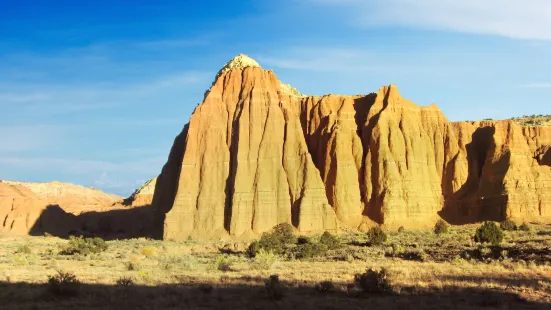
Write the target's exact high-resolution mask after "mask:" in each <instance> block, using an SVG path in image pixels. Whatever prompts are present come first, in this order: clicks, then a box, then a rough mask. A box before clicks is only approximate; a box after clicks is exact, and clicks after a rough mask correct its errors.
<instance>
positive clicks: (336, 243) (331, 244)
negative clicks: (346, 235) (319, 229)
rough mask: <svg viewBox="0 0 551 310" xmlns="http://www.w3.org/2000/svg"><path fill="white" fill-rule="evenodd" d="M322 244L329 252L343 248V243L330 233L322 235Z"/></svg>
mask: <svg viewBox="0 0 551 310" xmlns="http://www.w3.org/2000/svg"><path fill="white" fill-rule="evenodd" d="M320 243H321V244H323V245H325V246H326V247H327V248H328V249H329V250H335V249H338V248H340V247H341V241H340V240H339V238H337V237H336V236H334V235H332V234H331V233H329V232H328V231H326V232H324V233H323V235H321V238H320Z"/></svg>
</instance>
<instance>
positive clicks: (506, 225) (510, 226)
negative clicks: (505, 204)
mask: <svg viewBox="0 0 551 310" xmlns="http://www.w3.org/2000/svg"><path fill="white" fill-rule="evenodd" d="M499 227H500V228H501V229H503V230H508V231H511V230H517V224H516V223H515V222H513V221H512V220H510V219H507V220H505V221H503V222H501V223H500V224H499Z"/></svg>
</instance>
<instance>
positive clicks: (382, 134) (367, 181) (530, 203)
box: [0, 54, 551, 240]
mask: <svg viewBox="0 0 551 310" xmlns="http://www.w3.org/2000/svg"><path fill="white" fill-rule="evenodd" d="M185 122H186V120H182V123H183V124H184V123H185ZM545 122H546V120H545V118H543V117H538V118H537V119H533V120H530V119H523V120H519V119H512V120H502V121H494V120H484V121H477V122H455V123H454V122H450V121H449V120H448V119H447V118H446V117H445V116H444V114H443V113H442V111H441V110H440V109H439V108H438V107H437V106H436V105H435V104H431V105H429V106H425V107H422V106H418V105H417V104H415V103H413V102H411V101H409V100H407V99H405V98H403V97H402V96H401V94H400V93H399V91H398V88H397V87H396V86H395V85H390V86H384V87H381V88H380V89H379V90H378V91H377V92H375V93H370V94H368V95H357V96H346V95H330V96H306V95H302V94H301V93H300V92H299V91H298V90H296V89H295V88H293V87H292V86H290V85H285V84H283V83H281V82H280V80H279V79H278V78H277V76H276V75H275V74H274V72H273V71H271V70H264V69H262V68H261V67H260V65H259V64H258V62H256V61H254V60H253V59H251V58H250V57H248V56H246V55H243V54H241V55H238V56H236V57H235V58H233V59H232V60H231V61H229V62H228V63H227V64H225V65H224V66H223V67H222V69H221V70H220V71H219V72H218V74H217V76H216V79H215V81H214V83H213V84H212V87H211V88H210V90H209V91H208V92H207V93H206V94H205V98H204V100H203V102H202V103H200V104H199V105H198V106H197V108H196V109H195V111H194V112H193V114H192V115H191V118H190V119H189V122H188V123H187V124H186V125H185V126H183V129H182V131H181V133H180V134H179V135H178V136H177V137H176V139H175V140H174V144H173V146H172V148H171V150H170V153H169V156H168V160H167V162H166V164H165V165H164V167H163V169H162V171H160V174H159V176H158V177H157V178H154V179H152V180H150V181H148V182H147V183H146V184H145V185H144V186H143V187H142V188H140V189H138V190H137V191H136V192H134V193H133V194H132V195H131V196H130V197H128V198H126V199H113V198H114V197H109V196H108V195H106V194H100V193H98V191H95V190H91V189H89V191H85V192H86V193H88V194H86V195H84V194H78V195H77V194H76V193H75V194H73V195H68V196H69V197H73V198H71V199H74V200H76V201H78V203H74V202H73V203H70V201H73V200H71V199H68V198H63V199H62V198H60V197H57V198H55V196H56V195H53V194H51V193H50V192H51V191H53V190H52V189H53V188H55V187H51V188H50V189H49V190H44V191H42V190H39V189H38V188H39V187H33V186H23V185H21V184H15V183H5V182H1V183H0V220H3V223H4V226H3V228H1V229H3V230H4V231H6V230H17V231H23V232H24V231H25V230H26V229H27V230H28V229H29V225H30V224H32V223H33V221H35V222H36V221H37V222H39V223H42V224H41V226H40V227H46V226H47V225H46V224H47V223H48V220H47V219H51V218H61V217H62V216H59V215H55V216H45V214H42V215H40V214H39V215H36V214H37V212H38V213H40V210H44V202H55V203H56V204H59V205H60V206H61V207H60V209H61V210H63V211H64V212H65V213H67V214H71V213H72V214H71V215H72V216H73V217H70V219H69V220H67V221H68V222H70V221H76V222H75V223H76V224H74V225H76V226H77V228H76V229H78V230H79V231H80V232H82V233H89V234H96V235H102V236H106V237H108V238H125V237H139V236H147V237H154V238H164V239H170V240H185V239H187V238H189V237H191V238H194V239H250V238H255V237H258V236H260V234H262V233H263V232H266V231H268V230H270V229H271V228H272V227H274V226H275V225H277V224H280V223H290V224H292V225H293V226H294V227H295V228H296V230H297V231H298V232H299V233H300V234H305V235H307V234H314V233H319V232H322V231H331V232H341V231H363V230H366V229H368V228H369V227H372V226H374V225H381V226H383V227H384V228H385V229H391V230H392V229H398V228H399V227H404V228H406V229H408V228H410V229H411V228H415V229H417V228H419V229H423V228H431V227H433V226H434V224H435V223H436V221H437V220H439V219H441V218H443V219H444V220H446V221H447V222H449V223H451V224H467V223H475V222H480V221H485V220H492V221H502V220H504V219H512V220H514V221H517V222H541V223H551V151H550V150H551V126H547V125H546V124H547V123H545ZM536 123H537V124H536ZM54 192H55V191H54ZM63 192H64V193H69V192H70V191H69V190H68V188H67V189H64V190H63ZM92 192H94V193H96V194H92ZM82 193H84V192H82ZM52 195H53V197H50V196H52ZM44 197H50V198H47V199H44ZM77 197H80V198H78V199H77ZM95 203H97V204H99V205H102V204H103V207H98V208H96V209H95V210H96V211H92V212H84V211H83V212H80V213H79V212H78V211H75V210H80V209H79V208H84V207H83V206H86V210H89V209H87V208H89V207H88V206H89V205H94V204H95ZM35 206H36V207H35ZM41 208H42V209H41ZM36 210H39V211H36ZM58 211H59V210H57V209H52V211H51V212H49V213H51V214H58V213H59V212H58ZM49 213H48V214H49ZM77 213H78V214H77ZM37 216H38V217H40V219H41V220H36V218H37ZM71 225H72V224H71ZM68 226H70V225H68ZM13 227H18V228H16V229H14V228H13Z"/></svg>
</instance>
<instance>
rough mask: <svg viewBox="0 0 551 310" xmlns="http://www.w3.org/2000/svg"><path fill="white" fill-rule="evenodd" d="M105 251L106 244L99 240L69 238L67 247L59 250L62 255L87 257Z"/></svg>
mask: <svg viewBox="0 0 551 310" xmlns="http://www.w3.org/2000/svg"><path fill="white" fill-rule="evenodd" d="M105 250H107V243H106V242H105V241H104V240H103V239H101V238H97V237H96V238H82V237H74V236H71V237H70V238H69V243H68V244H67V246H66V247H65V248H64V249H62V250H61V254H63V255H75V254H81V255H88V254H91V253H100V252H103V251H105Z"/></svg>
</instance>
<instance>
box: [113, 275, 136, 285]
mask: <svg viewBox="0 0 551 310" xmlns="http://www.w3.org/2000/svg"><path fill="white" fill-rule="evenodd" d="M117 285H119V286H131V285H134V279H132V278H131V277H121V278H119V279H118V280H117Z"/></svg>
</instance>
